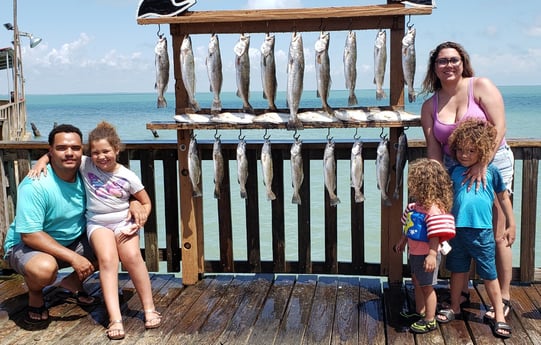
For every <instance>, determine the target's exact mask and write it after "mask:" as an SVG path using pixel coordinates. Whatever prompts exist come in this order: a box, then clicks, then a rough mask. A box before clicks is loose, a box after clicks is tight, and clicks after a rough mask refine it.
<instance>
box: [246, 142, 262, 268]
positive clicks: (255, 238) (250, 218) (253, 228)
mask: <svg viewBox="0 0 541 345" xmlns="http://www.w3.org/2000/svg"><path fill="white" fill-rule="evenodd" d="M246 158H247V159H248V179H247V181H246V190H247V191H249V192H248V193H247V194H248V195H247V198H246V200H245V210H246V244H247V246H248V248H247V253H248V263H249V265H250V270H249V271H250V272H261V271H262V270H261V243H260V235H259V229H260V227H259V201H258V195H259V189H258V178H257V155H256V150H255V149H250V148H249V146H247V147H246Z"/></svg>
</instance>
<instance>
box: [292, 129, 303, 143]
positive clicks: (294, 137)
mask: <svg viewBox="0 0 541 345" xmlns="http://www.w3.org/2000/svg"><path fill="white" fill-rule="evenodd" d="M300 137H301V135H300V133H299V134H297V128H295V133H293V139H295V141H297V140H299V138H300Z"/></svg>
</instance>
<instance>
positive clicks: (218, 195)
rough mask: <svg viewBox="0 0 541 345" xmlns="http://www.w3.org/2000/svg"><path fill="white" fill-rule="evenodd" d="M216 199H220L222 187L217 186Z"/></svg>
mask: <svg viewBox="0 0 541 345" xmlns="http://www.w3.org/2000/svg"><path fill="white" fill-rule="evenodd" d="M214 198H215V199H220V187H219V186H216V187H215V188H214Z"/></svg>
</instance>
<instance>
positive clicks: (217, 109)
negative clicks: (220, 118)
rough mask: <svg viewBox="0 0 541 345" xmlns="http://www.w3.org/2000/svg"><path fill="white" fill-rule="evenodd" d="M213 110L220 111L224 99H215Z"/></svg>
mask: <svg viewBox="0 0 541 345" xmlns="http://www.w3.org/2000/svg"><path fill="white" fill-rule="evenodd" d="M210 110H211V111H214V112H220V111H221V110H222V101H220V100H219V99H214V100H213V101H212V107H211V108H210Z"/></svg>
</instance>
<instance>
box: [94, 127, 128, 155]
mask: <svg viewBox="0 0 541 345" xmlns="http://www.w3.org/2000/svg"><path fill="white" fill-rule="evenodd" d="M101 139H105V140H107V141H108V142H109V145H111V147H113V149H115V150H119V151H121V150H122V149H123V145H122V142H121V141H120V137H119V136H118V133H117V132H116V129H115V127H114V126H113V125H111V124H110V123H109V122H107V121H102V122H100V123H98V125H97V126H96V128H94V129H93V130H92V131H90V133H88V146H89V149H90V145H91V144H92V142H93V141H97V140H101Z"/></svg>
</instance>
